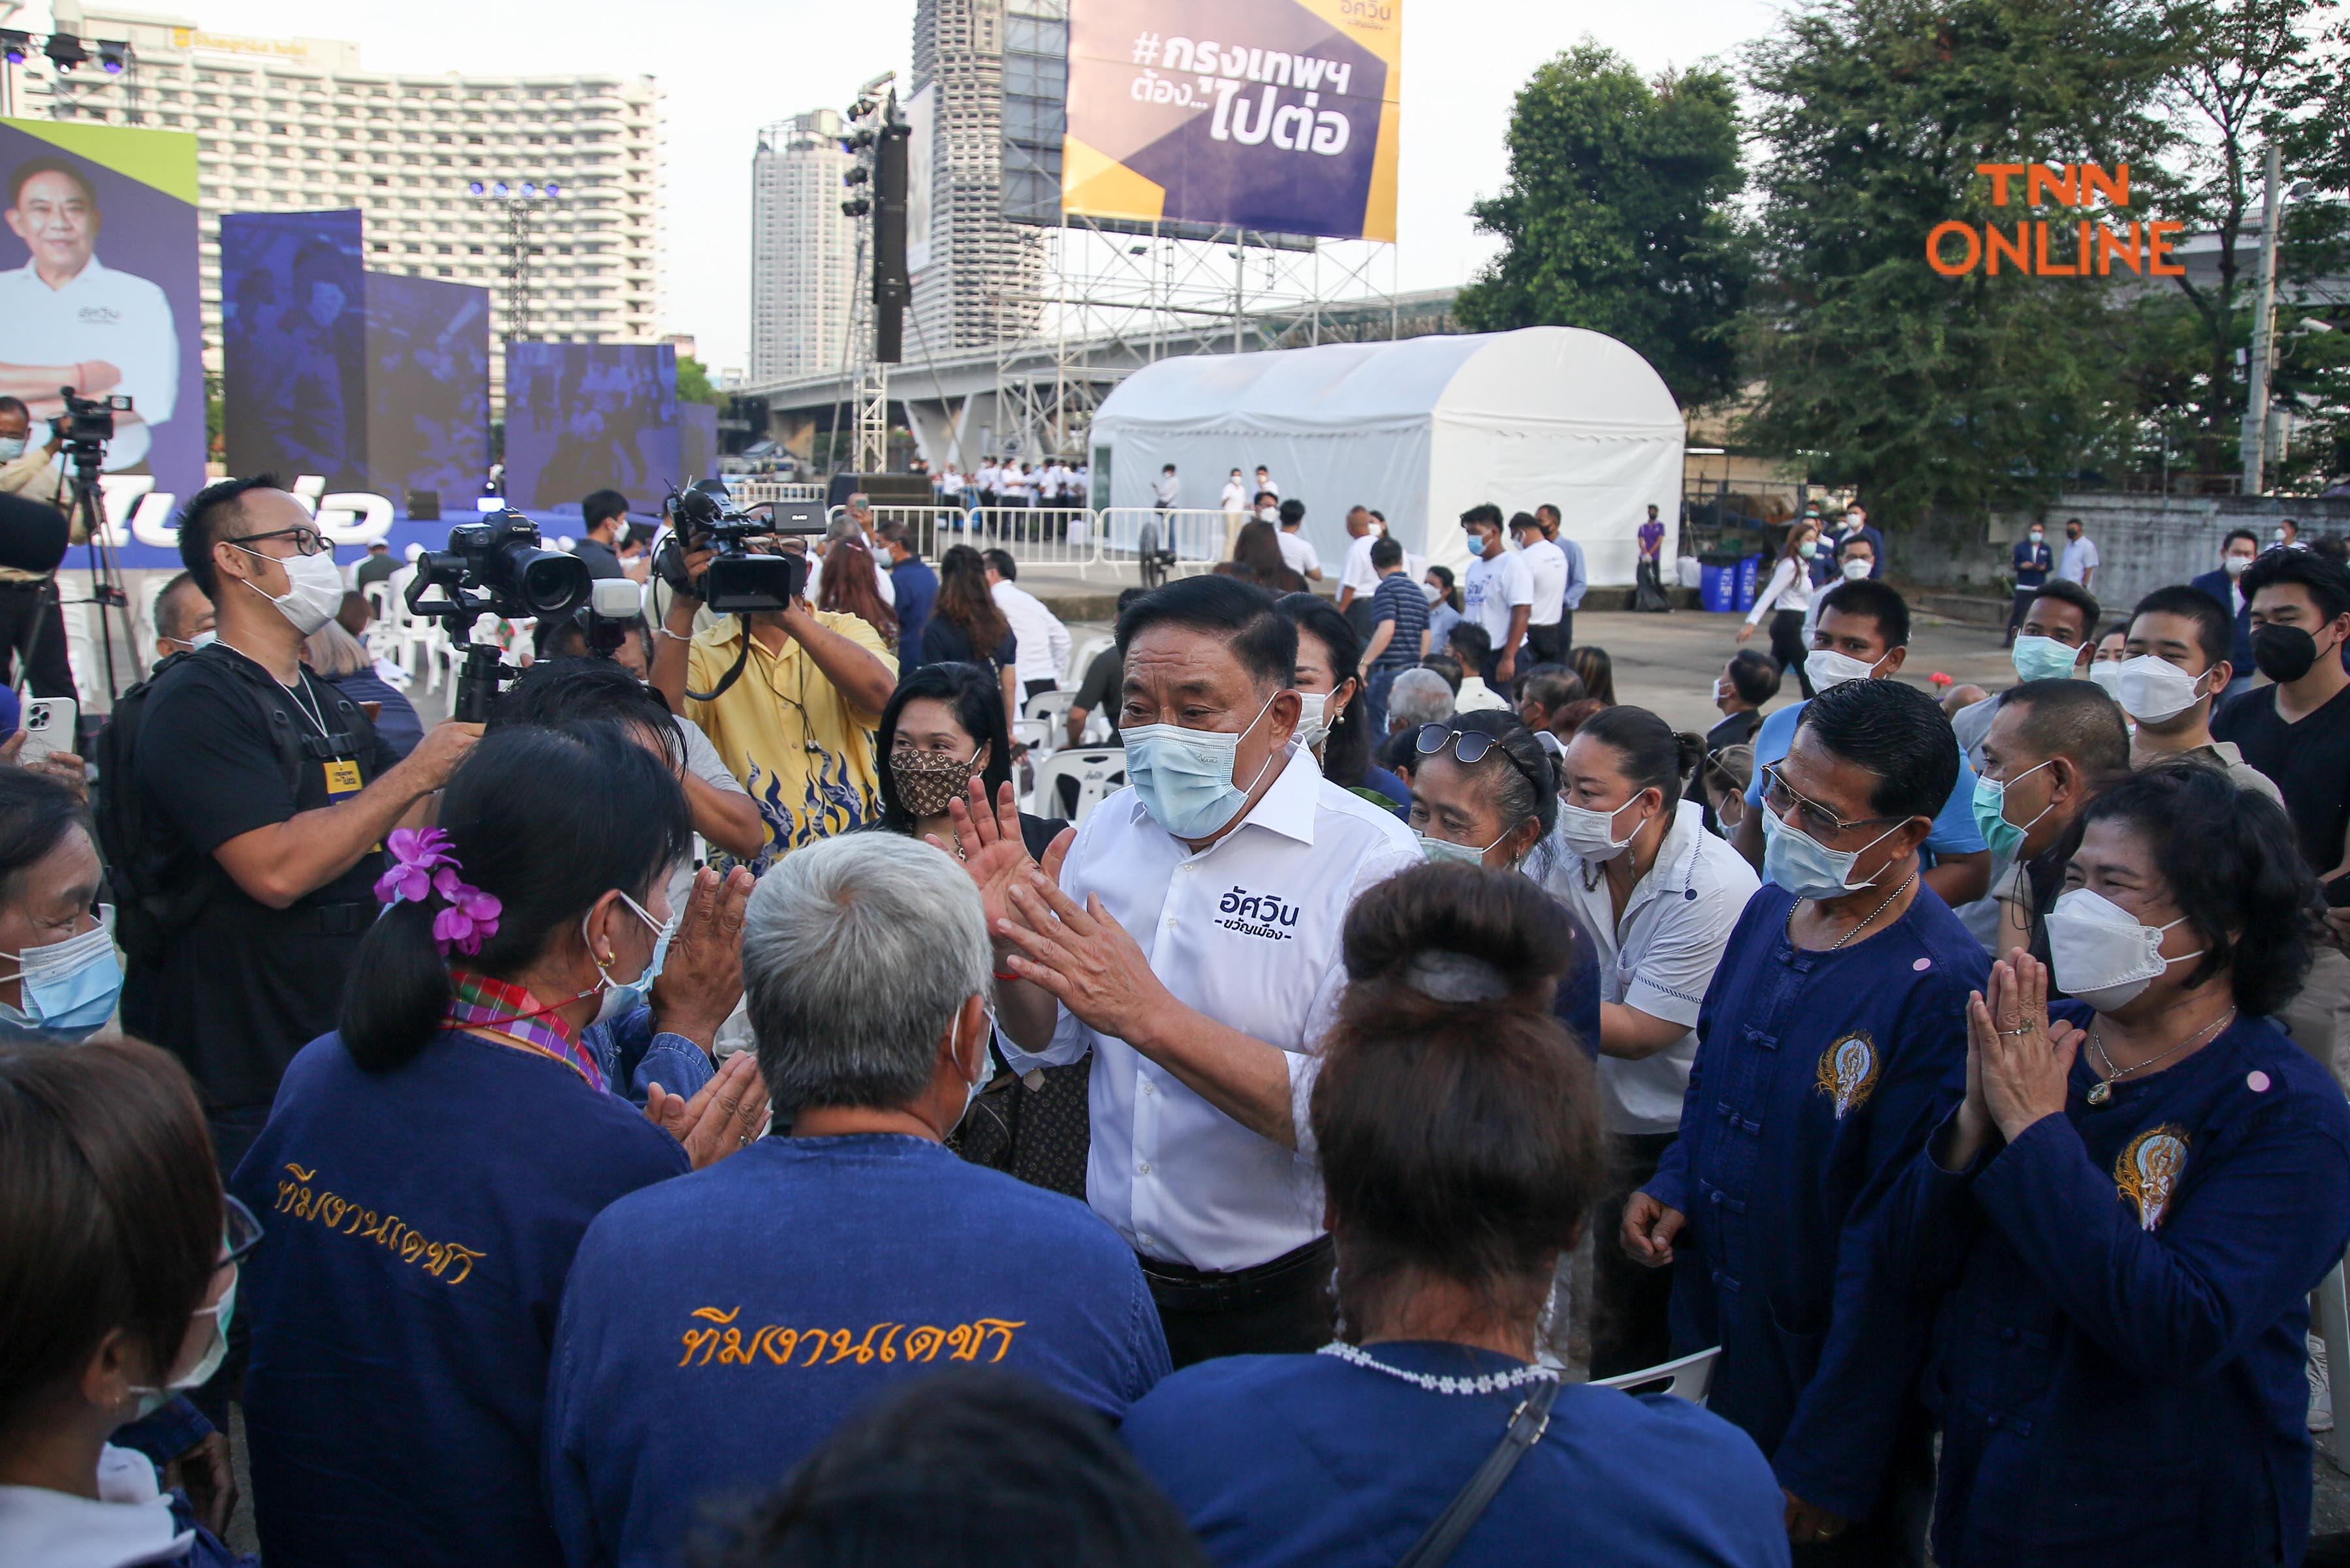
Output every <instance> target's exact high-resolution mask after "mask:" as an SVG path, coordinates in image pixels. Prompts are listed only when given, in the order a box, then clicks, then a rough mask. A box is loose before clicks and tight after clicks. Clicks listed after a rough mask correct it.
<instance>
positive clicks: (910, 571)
mask: <svg viewBox="0 0 2350 1568" xmlns="http://www.w3.org/2000/svg"><path fill="white" fill-rule="evenodd" d="M889 588H890V591H891V592H892V593H894V594H896V595H897V596H898V602H897V605H896V606H895V608H896V609H897V612H898V662H899V665H900V666H901V667H903V668H905V669H908V670H911V669H913V668H914V667H915V666H916V665H917V664H919V663H920V662H921V658H922V628H925V627H927V626H929V625H930V624H931V606H933V605H935V604H937V603H938V602H939V575H938V574H937V573H936V572H934V571H932V570H931V568H930V564H929V563H928V562H926V561H924V560H923V559H922V558H921V557H920V556H907V557H906V558H905V559H904V560H902V561H900V562H899V563H898V564H897V565H896V566H892V567H890V568H889Z"/></svg>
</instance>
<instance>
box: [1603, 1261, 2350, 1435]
mask: <svg viewBox="0 0 2350 1568" xmlns="http://www.w3.org/2000/svg"><path fill="white" fill-rule="evenodd" d="M2337 1278H2338V1273H2337ZM1720 1356H1721V1346H1720V1345H1715V1346H1714V1347H1713V1348H1712V1349H1711V1350H1700V1351H1699V1352H1698V1353H1697V1354H1696V1355H1684V1356H1682V1357H1681V1358H1680V1359H1679V1360H1678V1361H1667V1362H1662V1363H1659V1365H1657V1366H1650V1367H1647V1368H1645V1369H1643V1370H1641V1371H1638V1372H1627V1373H1625V1374H1624V1375H1623V1376H1620V1377H1597V1378H1594V1379H1593V1380H1592V1381H1593V1382H1594V1383H1595V1384H1596V1385H1597V1386H1599V1387H1602V1388H1623V1389H1627V1390H1628V1389H1633V1388H1644V1387H1646V1386H1648V1384H1651V1383H1664V1382H1666V1381H1667V1380H1668V1379H1669V1380H1670V1381H1669V1385H1668V1386H1666V1387H1665V1388H1664V1389H1663V1390H1662V1392H1664V1393H1667V1394H1669V1395H1671V1396H1672V1397H1674V1398H1676V1399H1686V1400H1688V1401H1689V1402H1690V1404H1692V1405H1702V1404H1704V1403H1705V1396H1706V1390H1707V1389H1709V1388H1711V1387H1712V1386H1713V1364H1714V1362H1715V1360H1716V1359H1717V1358H1719V1357H1720Z"/></svg>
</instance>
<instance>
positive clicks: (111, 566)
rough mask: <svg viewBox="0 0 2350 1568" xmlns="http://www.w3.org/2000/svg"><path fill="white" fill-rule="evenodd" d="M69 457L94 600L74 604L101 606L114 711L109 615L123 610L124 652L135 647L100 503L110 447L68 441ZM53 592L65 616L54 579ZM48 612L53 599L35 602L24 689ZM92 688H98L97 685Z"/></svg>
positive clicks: (72, 507)
mask: <svg viewBox="0 0 2350 1568" xmlns="http://www.w3.org/2000/svg"><path fill="white" fill-rule="evenodd" d="M65 452H66V454H67V455H68V457H69V458H70V459H71V460H72V463H73V467H72V471H71V473H70V476H69V477H68V487H69V489H70V491H71V494H70V496H69V498H68V500H67V502H66V506H65V513H66V517H67V520H68V522H69V523H70V524H72V525H73V526H75V527H78V528H79V529H80V530H81V531H82V540H83V543H84V545H85V546H86V547H87V548H88V551H89V582H90V595H89V597H88V598H87V599H77V600H75V601H74V602H75V603H77V604H89V605H96V606H97V607H98V639H99V650H100V657H101V658H103V659H105V661H106V680H105V682H104V684H105V686H106V696H107V703H108V706H109V707H111V706H112V705H113V701H114V699H115V698H117V697H119V696H120V695H121V688H120V683H119V682H118V681H117V680H116V677H115V669H114V628H113V626H112V625H111V623H110V622H109V619H108V612H109V610H112V611H120V612H122V613H123V615H124V620H123V627H122V641H123V647H124V650H125V651H126V652H127V651H130V649H132V648H133V647H134V646H135V644H134V642H133V639H132V638H131V636H130V619H129V611H130V594H128V593H127V592H125V591H124V589H123V587H122V569H121V567H120V566H117V565H116V564H115V559H114V545H112V543H111V542H109V540H108V538H107V536H106V508H105V506H104V504H103V502H102V499H101V498H102V496H103V494H104V492H103V491H102V490H101V488H100V487H99V465H100V464H101V463H103V462H105V461H106V443H105V442H103V441H67V442H66V445H65ZM50 590H51V592H52V594H53V595H55V596H56V606H57V609H58V610H60V611H62V610H63V609H64V607H65V602H66V601H65V597H64V595H63V593H62V592H61V591H59V589H58V588H57V581H56V578H55V577H54V576H52V577H51V579H50ZM49 609H50V604H49V601H48V600H47V599H44V600H41V601H38V602H36V604H35V605H34V607H33V614H32V618H31V619H30V620H28V621H27V622H26V628H25V636H24V641H23V643H22V645H21V651H20V652H18V654H17V656H16V685H17V686H18V688H19V689H22V688H23V687H24V686H25V685H26V681H27V680H28V677H29V675H30V673H31V670H32V660H33V649H36V648H38V647H39V646H40V641H41V624H42V620H43V618H44V617H46V616H47V614H48V613H49ZM92 684H93V685H95V684H97V683H96V682H92ZM58 695H60V696H70V695H71V693H70V692H61V693H58Z"/></svg>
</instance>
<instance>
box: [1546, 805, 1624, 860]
mask: <svg viewBox="0 0 2350 1568" xmlns="http://www.w3.org/2000/svg"><path fill="white" fill-rule="evenodd" d="M1639 798H1640V797H1639V796H1638V795H1634V796H1633V797H1632V800H1638V799H1639ZM1631 804H1632V801H1631V800H1627V801H1626V802H1625V803H1624V805H1619V806H1617V808H1616V809H1615V810H1614V811H1594V810H1592V809H1591V808H1590V807H1588V806H1581V805H1575V804H1574V803H1573V802H1572V801H1564V800H1563V801H1560V802H1559V803H1558V836H1559V837H1560V838H1562V839H1564V840H1565V842H1566V846H1567V847H1568V848H1569V849H1572V850H1574V851H1575V853H1576V854H1577V855H1580V856H1582V857H1584V858H1585V859H1586V860H1613V859H1614V858H1615V857H1617V855H1619V854H1621V853H1623V851H1624V849H1625V847H1626V846H1627V845H1629V844H1630V843H1631V842H1632V840H1633V839H1635V838H1637V837H1638V836H1639V835H1640V826H1639V824H1638V823H1635V824H1633V826H1632V831H1631V832H1629V833H1627V834H1626V835H1625V836H1623V837H1621V838H1618V837H1617V836H1616V819H1617V817H1618V816H1619V815H1622V814H1623V812H1624V810H1625V808H1626V807H1627V806H1629V805H1631Z"/></svg>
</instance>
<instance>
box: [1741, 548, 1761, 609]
mask: <svg viewBox="0 0 2350 1568" xmlns="http://www.w3.org/2000/svg"><path fill="white" fill-rule="evenodd" d="M1762 587H1763V557H1762V556H1747V557H1746V558H1745V559H1744V560H1742V561H1741V562H1739V563H1738V603H1737V606H1736V607H1737V608H1738V609H1739V610H1740V611H1741V612H1742V613H1743V612H1744V611H1747V610H1751V609H1752V608H1753V607H1754V596H1755V595H1756V594H1757V593H1760V592H1761V591H1762Z"/></svg>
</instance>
